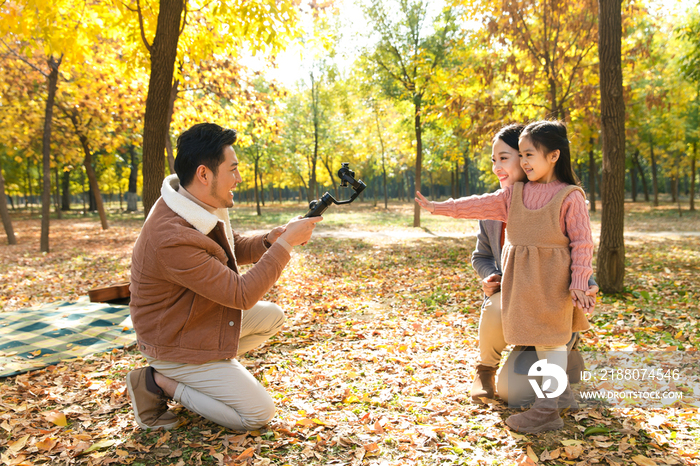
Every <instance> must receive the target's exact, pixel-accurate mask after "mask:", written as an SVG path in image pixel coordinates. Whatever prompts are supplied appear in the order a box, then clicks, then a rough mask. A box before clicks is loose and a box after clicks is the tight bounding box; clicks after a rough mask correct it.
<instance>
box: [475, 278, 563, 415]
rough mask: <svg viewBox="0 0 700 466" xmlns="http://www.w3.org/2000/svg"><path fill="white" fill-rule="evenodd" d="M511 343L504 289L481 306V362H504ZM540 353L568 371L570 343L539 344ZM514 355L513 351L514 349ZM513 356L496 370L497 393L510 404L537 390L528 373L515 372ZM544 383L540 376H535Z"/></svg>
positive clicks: (526, 400)
mask: <svg viewBox="0 0 700 466" xmlns="http://www.w3.org/2000/svg"><path fill="white" fill-rule="evenodd" d="M507 346H508V344H507V343H506V341H505V338H504V336H503V323H502V322H501V293H500V292H498V293H494V294H493V295H492V296H491V297H489V298H486V300H485V301H484V304H483V306H482V307H481V317H480V319H479V354H480V356H481V362H480V363H481V364H483V365H485V366H491V367H498V366H499V364H500V362H501V354H502V353H503V351H504V350H505V349H506V347H507ZM535 349H536V351H537V357H538V358H539V359H547V361H548V362H549V363H553V364H556V365H558V366H559V367H561V368H562V369H564V371H566V366H567V354H568V353H567V347H566V346H536V347H535ZM511 355H512V353H511ZM514 360H515V358H514V357H508V358H507V359H506V362H505V364H504V365H503V367H501V368H500V370H499V371H498V374H497V381H496V390H497V391H498V396H499V397H500V398H501V399H502V400H503V401H505V402H506V403H508V404H511V405H525V404H529V403H531V402H532V401H534V400H535V393H534V392H533V390H532V386H531V385H530V382H529V381H528V379H529V377H528V376H527V375H521V374H516V373H515V370H514V367H513V364H514ZM536 380H537V382H538V384H540V385H542V380H541V378H540V377H537V378H536Z"/></svg>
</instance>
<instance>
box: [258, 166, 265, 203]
mask: <svg viewBox="0 0 700 466" xmlns="http://www.w3.org/2000/svg"><path fill="white" fill-rule="evenodd" d="M258 176H259V177H260V200H261V201H262V205H263V207H265V185H264V184H263V174H262V172H261V171H260V170H259V169H258Z"/></svg>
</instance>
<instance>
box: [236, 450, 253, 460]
mask: <svg viewBox="0 0 700 466" xmlns="http://www.w3.org/2000/svg"><path fill="white" fill-rule="evenodd" d="M254 451H255V447H250V448H248V449H246V450H245V451H244V452H243V453H241V454H240V455H238V456H237V457H236V461H243V460H247V459H249V458H252V457H253V452H254Z"/></svg>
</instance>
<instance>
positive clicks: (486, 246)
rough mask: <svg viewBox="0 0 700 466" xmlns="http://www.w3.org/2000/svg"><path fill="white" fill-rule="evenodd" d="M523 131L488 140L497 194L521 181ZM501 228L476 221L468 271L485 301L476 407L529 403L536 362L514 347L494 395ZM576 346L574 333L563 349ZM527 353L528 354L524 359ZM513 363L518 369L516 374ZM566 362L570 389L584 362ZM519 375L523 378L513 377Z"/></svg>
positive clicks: (572, 358)
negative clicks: (529, 376) (473, 273)
mask: <svg viewBox="0 0 700 466" xmlns="http://www.w3.org/2000/svg"><path fill="white" fill-rule="evenodd" d="M524 127H525V126H524V125H521V124H511V125H508V126H505V127H503V128H502V129H501V130H500V131H499V132H498V133H497V134H496V135H495V136H494V138H493V141H492V144H493V145H492V155H491V162H492V168H491V169H492V170H493V173H494V174H495V175H496V176H497V177H498V181H499V183H500V186H501V188H502V189H504V188H506V187H508V186H512V185H513V184H515V182H517V181H524V180H525V179H526V176H525V172H524V171H523V169H522V168H521V166H520V157H519V155H518V138H519V137H520V133H521V132H522V130H523V128H524ZM505 227H506V225H505V224H504V223H503V222H499V221H496V220H480V221H479V234H478V235H477V243H476V248H475V250H474V253H473V254H472V265H473V267H474V270H476V272H477V274H479V277H481V279H482V288H483V291H484V297H485V299H484V303H483V305H482V308H481V318H480V320H479V356H480V360H479V363H478V364H477V366H476V375H475V377H474V382H473V384H472V389H471V398H472V401H473V402H475V403H482V399H483V398H487V399H493V398H494V397H495V395H496V393H498V394H499V396H500V398H501V399H503V400H504V401H506V402H508V403H510V404H512V405H518V406H520V405H524V404H527V403H529V402H532V401H534V398H533V396H534V394H533V392H532V389H531V386H530V384H529V383H528V382H527V368H529V367H530V366H531V365H532V363H533V362H534V360H532V358H533V357H535V353H534V351H533V348H530V347H523V346H516V347H515V349H514V350H513V352H512V354H511V356H510V357H509V358H508V359H507V360H506V363H505V365H504V367H503V369H502V370H501V372H500V373H499V374H498V390H496V384H495V376H496V372H497V370H498V366H499V364H500V362H501V354H502V352H503V350H504V349H505V348H506V346H507V344H506V342H505V340H504V337H503V327H502V323H501V288H500V282H501V276H502V275H503V272H502V269H501V247H502V245H503V238H504V234H505ZM589 286H590V288H589V290H588V294H589V295H591V296H595V294H596V293H597V291H598V287H597V286H596V283H595V281H594V280H593V279H592V278H591V279H590V280H589ZM577 343H578V333H576V334H575V335H574V336H573V337H572V341H571V342H570V343H569V345H568V347H569V350H575V346H576V344H577ZM526 351H532V352H528V353H525V352H526ZM535 360H536V359H535ZM517 361H519V363H518V364H517V369H516V362H517ZM568 362H569V364H568V369H569V370H568V371H567V372H568V376H569V380H570V381H572V382H574V383H575V382H577V381H578V380H579V378H580V371H581V370H583V358H581V355H580V354H579V353H578V351H571V352H570V353H569V361H568ZM526 363H527V364H526ZM520 366H522V367H523V370H520ZM516 371H517V372H516ZM518 372H522V373H520V374H518ZM509 386H510V390H509Z"/></svg>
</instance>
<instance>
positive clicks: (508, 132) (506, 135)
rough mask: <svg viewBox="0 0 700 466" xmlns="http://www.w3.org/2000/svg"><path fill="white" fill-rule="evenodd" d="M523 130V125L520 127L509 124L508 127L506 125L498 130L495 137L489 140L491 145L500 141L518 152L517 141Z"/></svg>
mask: <svg viewBox="0 0 700 466" xmlns="http://www.w3.org/2000/svg"><path fill="white" fill-rule="evenodd" d="M524 128H525V125H521V124H520V123H511V124H510V125H506V126H504V127H503V128H501V129H500V130H498V132H497V133H496V135H495V136H494V137H493V139H492V140H491V144H493V143H494V142H496V141H497V140H499V139H500V140H501V141H503V142H505V143H506V144H508V145H509V146H510V147H512V148H513V149H515V150H518V139H519V138H520V133H522V132H523V129H524Z"/></svg>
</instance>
